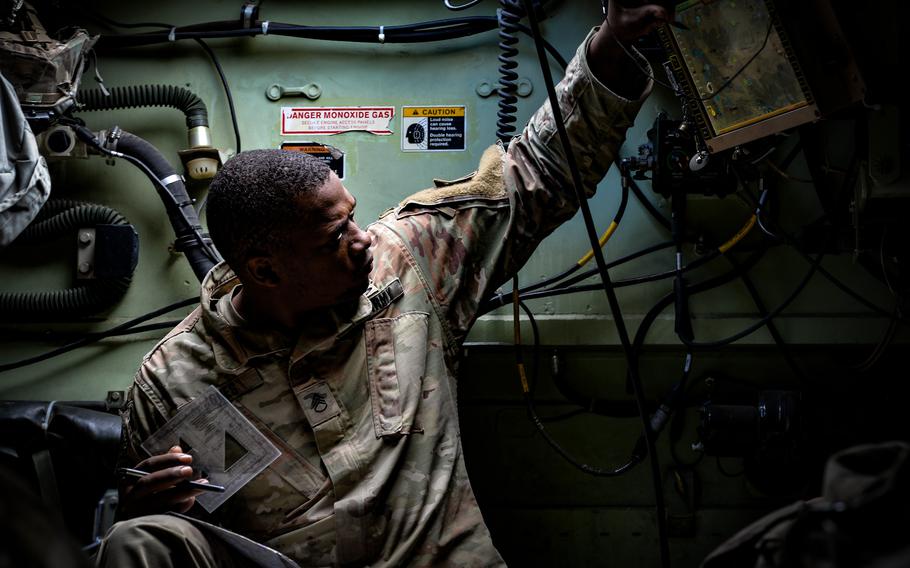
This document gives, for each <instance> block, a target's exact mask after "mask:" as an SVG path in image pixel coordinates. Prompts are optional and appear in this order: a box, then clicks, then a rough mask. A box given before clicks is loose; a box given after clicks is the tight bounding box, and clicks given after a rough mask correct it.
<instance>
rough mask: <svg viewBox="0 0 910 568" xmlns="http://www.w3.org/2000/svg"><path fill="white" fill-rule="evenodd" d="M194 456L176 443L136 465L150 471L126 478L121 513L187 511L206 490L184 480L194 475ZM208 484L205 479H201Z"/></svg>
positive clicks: (119, 489)
mask: <svg viewBox="0 0 910 568" xmlns="http://www.w3.org/2000/svg"><path fill="white" fill-rule="evenodd" d="M192 463H193V456H191V455H189V454H185V453H183V450H182V449H181V448H180V446H174V447H173V448H171V449H170V450H168V452H167V453H166V454H161V455H157V456H152V457H150V458H147V459H144V460H142V461H141V462H139V463H138V464H136V466H135V467H136V469H138V470H142V471H146V472H148V475H146V476H143V477H141V478H139V479H134V478H128V477H124V478H122V479H121V480H120V482H119V486H118V491H119V493H120V503H119V505H118V507H119V510H120V514H121V515H122V516H124V517H139V516H142V515H152V514H155V513H166V512H169V511H173V512H177V513H185V512H187V511H188V510H190V508H191V507H192V506H193V504H194V503H195V502H196V496H197V495H200V494H201V493H203V492H202V491H199V490H198V489H191V488H189V487H187V486H186V485H183V486H178V484H180V483H181V482H184V481H189V480H191V479H192V478H193V468H192V467H190V466H191V465H192ZM197 481H201V482H203V483H205V482H206V481H205V480H204V479H199V480H197Z"/></svg>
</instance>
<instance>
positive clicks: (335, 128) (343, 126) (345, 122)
mask: <svg viewBox="0 0 910 568" xmlns="http://www.w3.org/2000/svg"><path fill="white" fill-rule="evenodd" d="M394 116H395V107H390V106H382V107H283V108H282V109H281V134H282V135H289V134H339V133H341V132H351V131H354V130H362V131H365V132H371V133H373V134H379V135H383V136H385V135H389V134H391V133H392V129H391V124H392V118H393V117H394Z"/></svg>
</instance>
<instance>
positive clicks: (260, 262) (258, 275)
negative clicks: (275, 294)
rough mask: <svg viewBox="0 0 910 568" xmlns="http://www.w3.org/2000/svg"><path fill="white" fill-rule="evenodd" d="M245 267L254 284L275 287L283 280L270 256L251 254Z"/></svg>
mask: <svg viewBox="0 0 910 568" xmlns="http://www.w3.org/2000/svg"><path fill="white" fill-rule="evenodd" d="M245 268H246V272H247V274H248V275H249V278H250V280H251V283H253V284H257V285H259V286H263V287H265V288H275V287H276V286H278V283H279V282H280V281H281V278H280V277H279V276H278V271H277V270H276V269H275V265H274V262H273V259H272V258H271V257H270V256H258V255H257V256H251V257H249V258H248V259H246V266H245Z"/></svg>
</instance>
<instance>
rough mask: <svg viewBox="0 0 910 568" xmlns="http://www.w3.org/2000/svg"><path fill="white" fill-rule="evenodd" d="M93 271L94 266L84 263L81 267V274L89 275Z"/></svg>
mask: <svg viewBox="0 0 910 568" xmlns="http://www.w3.org/2000/svg"><path fill="white" fill-rule="evenodd" d="M91 271H92V265H91V264H89V263H88V262H83V263H82V264H80V265H79V274H88V273H89V272H91Z"/></svg>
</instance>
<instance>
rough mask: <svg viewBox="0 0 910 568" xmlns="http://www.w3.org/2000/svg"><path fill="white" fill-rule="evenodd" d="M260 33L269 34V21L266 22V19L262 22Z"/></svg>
mask: <svg viewBox="0 0 910 568" xmlns="http://www.w3.org/2000/svg"><path fill="white" fill-rule="evenodd" d="M262 35H269V22H268V20H266V21H264V22H262Z"/></svg>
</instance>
